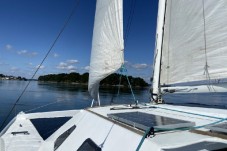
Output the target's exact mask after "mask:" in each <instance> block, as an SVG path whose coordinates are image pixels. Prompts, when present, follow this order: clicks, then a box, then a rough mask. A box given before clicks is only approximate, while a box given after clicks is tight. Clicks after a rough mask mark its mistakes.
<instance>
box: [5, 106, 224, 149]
mask: <svg viewBox="0 0 227 151" xmlns="http://www.w3.org/2000/svg"><path fill="white" fill-rule="evenodd" d="M113 108H114V109H113ZM192 110H193V111H194V112H192ZM130 112H131V113H132V112H140V113H146V114H152V115H159V116H163V117H168V118H174V119H179V120H184V121H189V122H194V123H195V127H197V129H196V130H198V131H201V132H209V129H206V127H205V126H206V125H209V124H212V123H213V124H215V123H222V122H224V121H225V120H224V119H225V118H226V116H227V111H226V110H221V109H210V108H209V109H203V108H196V107H182V106H171V105H146V106H144V105H143V106H140V109H138V108H137V109H136V108H134V109H132V107H130V106H126V105H116V106H105V107H99V108H89V109H86V110H74V111H56V112H46V113H30V114H24V113H21V114H19V115H18V116H17V117H16V119H15V121H13V122H12V123H11V124H10V125H9V128H8V129H6V130H5V131H3V133H2V134H1V144H4V148H5V149H7V150H9V151H10V150H15V149H16V150H17V151H20V150H21V151H22V150H23V151H24V150H34V151H35V150H54V148H55V150H77V149H78V148H79V147H80V146H81V145H82V144H83V143H84V141H85V140H87V139H91V140H92V141H93V142H94V143H95V144H96V145H97V146H98V147H100V148H102V150H104V151H108V150H135V149H136V148H137V147H138V146H139V144H140V143H141V139H142V137H143V135H144V130H141V129H138V128H135V127H134V126H132V125H128V124H126V123H122V122H119V121H116V120H114V119H112V118H110V117H108V114H116V113H130ZM126 115H127V114H126ZM55 117H56V118H57V117H71V118H70V120H68V121H67V122H66V123H65V124H64V125H62V126H61V127H60V128H59V129H57V130H56V131H55V132H54V133H53V134H52V135H51V136H49V137H48V138H47V139H46V140H43V138H42V137H41V136H40V134H39V132H38V131H37V130H36V128H35V126H34V125H33V124H32V123H31V121H30V120H32V119H39V118H40V119H41V118H55ZM222 120H223V121H222ZM87 122H88V123H90V124H86V123H87ZM20 124H21V126H20ZM43 124H44V125H45V123H43ZM69 130H70V133H68V132H69ZM23 131H27V133H28V134H29V135H26V134H24V133H23V134H21V133H18V134H16V135H13V134H12V132H23ZM24 142H26V144H25V143H24ZM29 142H30V143H29ZM59 142H60V143H59ZM21 144H24V145H23V146H21ZM72 144H73V145H72ZM15 147H16V148H15ZM151 148H152V149H153V150H155V151H158V150H160V151H161V150H163V151H164V150H166V151H169V150H187V148H188V150H193V149H194V150H199V149H200V150H201V149H207V150H215V149H216V150H217V149H221V148H227V139H223V138H219V137H216V136H212V135H204V134H198V133H195V132H192V131H191V130H179V129H177V130H176V129H173V130H168V131H162V132H159V133H155V135H154V136H151V137H149V138H146V139H145V140H144V142H142V143H141V148H140V150H141V151H142V150H150V149H151ZM3 151H4V150H3Z"/></svg>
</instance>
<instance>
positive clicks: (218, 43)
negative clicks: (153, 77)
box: [160, 0, 227, 84]
mask: <svg viewBox="0 0 227 151" xmlns="http://www.w3.org/2000/svg"><path fill="white" fill-rule="evenodd" d="M226 62H227V0H167V4H166V16H165V25H164V38H163V46H162V67H161V80H160V83H161V84H173V83H181V82H191V81H201V80H209V79H221V78H227V64H226Z"/></svg>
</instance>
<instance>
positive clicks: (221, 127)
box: [206, 122, 227, 133]
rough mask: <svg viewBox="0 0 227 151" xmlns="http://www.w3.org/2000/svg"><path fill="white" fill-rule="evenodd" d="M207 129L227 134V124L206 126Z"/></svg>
mask: <svg viewBox="0 0 227 151" xmlns="http://www.w3.org/2000/svg"><path fill="white" fill-rule="evenodd" d="M206 128H208V129H210V130H212V131H217V132H221V133H227V122H224V123H220V124H215V125H211V126H206Z"/></svg>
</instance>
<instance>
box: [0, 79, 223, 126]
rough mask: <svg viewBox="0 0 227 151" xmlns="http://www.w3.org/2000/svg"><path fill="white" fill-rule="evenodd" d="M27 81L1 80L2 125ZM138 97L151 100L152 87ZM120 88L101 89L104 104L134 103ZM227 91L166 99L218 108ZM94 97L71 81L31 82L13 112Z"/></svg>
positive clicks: (64, 106) (78, 104)
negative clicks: (58, 82) (64, 82)
mask: <svg viewBox="0 0 227 151" xmlns="http://www.w3.org/2000/svg"><path fill="white" fill-rule="evenodd" d="M26 83H27V82H24V81H1V80H0V103H1V105H0V124H1V123H2V121H3V119H4V118H5V116H6V115H7V113H8V112H9V110H10V109H11V107H12V105H13V104H14V102H15V101H16V100H17V98H18V97H19V95H20V94H21V92H22V90H23V89H24V87H25V85H26ZM134 93H135V97H136V99H137V100H139V102H149V97H150V95H149V89H148V88H147V89H138V90H134ZM116 94H117V88H112V89H101V90H100V98H101V104H102V105H108V104H110V103H111V102H112V103H115V104H130V103H133V102H134V101H133V97H132V95H131V93H130V91H128V90H121V91H120V95H119V96H118V97H116ZM226 97H227V93H213V94H189V95H182V94H181V95H179V94H174V95H167V96H164V99H165V100H166V102H167V103H174V104H182V105H192V106H204V105H205V106H207V107H216V108H227V101H226ZM90 104H91V97H90V96H89V94H88V92H87V87H85V86H84V87H81V86H77V85H71V84H55V83H40V82H36V81H34V82H31V84H30V86H29V87H28V89H27V91H26V92H25V94H24V95H23V96H22V97H21V99H20V101H19V103H18V104H17V106H16V109H15V110H14V113H13V114H12V115H11V118H12V117H13V116H15V114H17V113H18V112H19V111H24V112H40V111H55V110H71V109H82V108H86V107H89V106H90Z"/></svg>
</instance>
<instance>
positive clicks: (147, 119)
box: [107, 112, 195, 131]
mask: <svg viewBox="0 0 227 151" xmlns="http://www.w3.org/2000/svg"><path fill="white" fill-rule="evenodd" d="M107 116H108V117H109V118H112V119H114V120H117V121H119V122H122V123H125V124H127V125H130V126H133V127H136V128H138V129H141V130H144V131H146V130H147V129H148V128H149V127H154V128H157V129H158V128H159V129H165V130H172V129H176V128H186V127H192V126H195V123H194V122H190V121H184V120H179V119H174V118H169V117H164V116H159V115H154V114H148V113H143V112H126V113H125V112H124V113H114V114H108V115H107Z"/></svg>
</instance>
